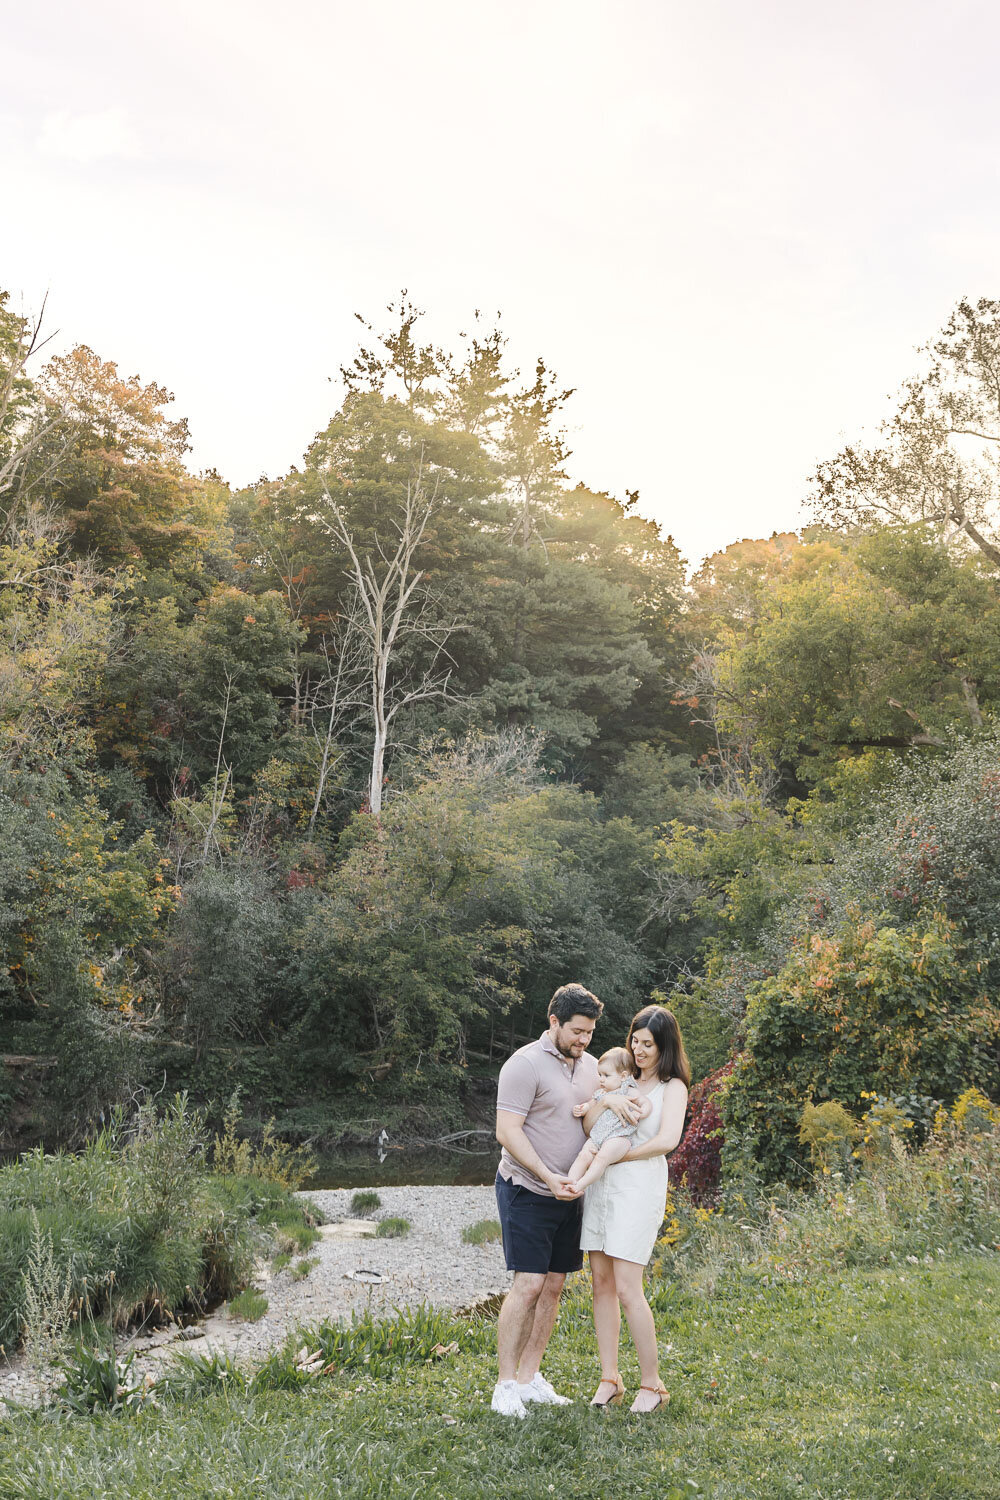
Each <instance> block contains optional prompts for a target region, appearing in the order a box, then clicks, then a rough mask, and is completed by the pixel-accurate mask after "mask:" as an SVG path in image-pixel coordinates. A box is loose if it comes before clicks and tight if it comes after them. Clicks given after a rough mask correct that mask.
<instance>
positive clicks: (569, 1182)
mask: <svg viewBox="0 0 1000 1500" xmlns="http://www.w3.org/2000/svg"><path fill="white" fill-rule="evenodd" d="M548 1185H549V1187H550V1188H551V1189H552V1194H553V1197H555V1198H559V1199H561V1200H562V1201H563V1202H567V1201H568V1200H569V1199H571V1198H579V1196H580V1190H579V1188H578V1187H577V1185H576V1183H575V1182H574V1181H573V1179H572V1178H571V1177H557V1176H556V1174H555V1173H554V1172H553V1173H552V1175H551V1177H549V1179H548Z"/></svg>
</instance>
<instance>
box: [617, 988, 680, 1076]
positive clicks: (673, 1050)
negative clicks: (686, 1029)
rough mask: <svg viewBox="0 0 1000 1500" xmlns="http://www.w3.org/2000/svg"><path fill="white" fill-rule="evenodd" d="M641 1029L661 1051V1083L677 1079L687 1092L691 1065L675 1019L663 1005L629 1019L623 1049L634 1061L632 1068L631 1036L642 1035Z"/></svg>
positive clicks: (645, 1007)
mask: <svg viewBox="0 0 1000 1500" xmlns="http://www.w3.org/2000/svg"><path fill="white" fill-rule="evenodd" d="M643 1028H645V1029H646V1030H647V1031H648V1032H649V1033H650V1035H651V1036H652V1038H653V1041H654V1042H655V1043H656V1045H657V1046H658V1047H659V1049H660V1065H659V1068H658V1070H657V1071H658V1073H659V1076H660V1079H661V1080H662V1082H664V1083H666V1082H667V1081H668V1080H669V1079H671V1078H679V1079H680V1080H681V1082H682V1083H683V1084H684V1087H685V1088H690V1086H691V1064H690V1063H689V1062H688V1058H687V1053H686V1052H685V1051H684V1039H683V1037H682V1036H681V1028H680V1027H679V1026H678V1024H677V1017H676V1016H675V1015H674V1013H673V1011H672V1010H667V1007H666V1006H665V1005H646V1006H644V1007H643V1009H642V1010H640V1011H639V1013H638V1015H635V1016H633V1017H632V1024H631V1026H630V1027H629V1029H628V1040H627V1041H626V1043H625V1045H626V1047H627V1048H628V1051H629V1056H630V1057H633V1066H634V1055H633V1052H632V1035H633V1032H636V1031H642V1030H643ZM636 1071H638V1070H637V1069H636Z"/></svg>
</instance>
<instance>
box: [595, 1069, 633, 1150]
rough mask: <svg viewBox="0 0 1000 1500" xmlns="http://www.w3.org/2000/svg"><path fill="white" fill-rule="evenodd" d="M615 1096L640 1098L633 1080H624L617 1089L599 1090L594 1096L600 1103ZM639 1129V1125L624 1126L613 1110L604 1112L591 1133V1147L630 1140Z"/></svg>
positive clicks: (599, 1116)
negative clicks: (619, 1138)
mask: <svg viewBox="0 0 1000 1500" xmlns="http://www.w3.org/2000/svg"><path fill="white" fill-rule="evenodd" d="M614 1094H622V1095H624V1097H625V1098H626V1099H632V1098H638V1096H639V1090H638V1089H637V1088H636V1085H635V1080H634V1079H633V1078H623V1079H622V1081H621V1083H620V1084H619V1085H618V1087H617V1088H616V1089H598V1090H597V1092H596V1093H595V1094H594V1098H595V1099H596V1100H598V1101H600V1100H601V1099H608V1098H611V1097H612V1096H613V1095H614ZM638 1128H639V1127H638V1124H636V1125H626V1124H624V1123H623V1122H622V1121H621V1120H619V1118H618V1116H617V1115H616V1114H615V1112H614V1110H613V1109H605V1110H602V1112H601V1113H600V1114H599V1115H598V1117H597V1120H596V1121H595V1123H594V1128H593V1130H592V1131H591V1132H590V1141H591V1145H594V1146H603V1145H604V1142H605V1141H613V1140H615V1139H617V1138H618V1137H621V1138H622V1139H623V1140H628V1138H629V1137H630V1136H633V1135H635V1133H636V1131H637V1130H638Z"/></svg>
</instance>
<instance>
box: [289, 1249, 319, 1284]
mask: <svg viewBox="0 0 1000 1500" xmlns="http://www.w3.org/2000/svg"><path fill="white" fill-rule="evenodd" d="M318 1265H319V1256H317V1255H312V1256H310V1257H309V1258H308V1259H303V1260H297V1261H296V1262H295V1264H294V1266H293V1267H292V1280H293V1281H305V1279H306V1277H307V1276H308V1275H309V1272H310V1271H312V1270H313V1269H314V1268H315V1267H316V1266H318Z"/></svg>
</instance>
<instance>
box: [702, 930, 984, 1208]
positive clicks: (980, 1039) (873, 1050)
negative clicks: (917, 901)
mask: <svg viewBox="0 0 1000 1500" xmlns="http://www.w3.org/2000/svg"><path fill="white" fill-rule="evenodd" d="M998 1036H1000V1007H998V1006H997V1004H996V1002H995V1001H993V1000H992V999H991V998H989V996H988V995H987V994H986V993H984V991H983V988H982V979H981V976H980V974H979V972H978V969H977V965H976V963H975V962H974V961H973V959H972V958H971V956H970V954H969V953H968V950H967V948H966V947H965V945H964V944H963V941H962V938H961V936H960V934H959V932H958V930H957V929H956V927H955V925H954V923H952V922H950V921H949V920H948V919H947V918H946V917H944V916H942V915H940V914H939V913H938V914H932V915H929V916H927V917H926V918H924V919H923V920H921V921H920V922H918V923H916V924H915V925H913V926H912V927H908V928H895V927H877V926H876V924H875V923H874V922H870V921H866V922H861V921H858V920H854V921H850V922H848V923H847V924H846V925H845V926H843V927H842V928H841V929H840V930H839V931H838V932H837V933H836V934H835V935H833V936H830V937H823V936H821V935H819V934H814V935H813V936H812V937H811V938H810V939H809V940H808V941H805V942H802V943H800V944H799V945H798V946H797V947H796V948H795V950H794V951H793V953H792V954H791V956H790V957H789V958H788V960H787V961H786V962H785V964H784V965H783V967H782V968H781V970H780V971H779V972H778V973H777V974H776V975H775V976H774V977H773V978H771V979H767V980H765V981H763V982H762V983H760V984H758V985H756V986H755V987H754V988H753V989H752V991H751V993H750V996H749V999H748V1005H747V1017H746V1045H745V1049H744V1051H743V1052H742V1053H741V1054H740V1057H739V1058H738V1060H737V1062H736V1066H735V1068H734V1070H733V1075H732V1078H731V1079H730V1081H729V1084H728V1086H727V1088H726V1090H725V1092H724V1094H723V1096H722V1100H723V1108H722V1114H723V1120H724V1124H725V1129H726V1143H727V1144H726V1151H725V1166H726V1172H727V1175H732V1176H733V1177H734V1178H736V1177H738V1176H742V1175H745V1173H746V1171H747V1170H750V1171H753V1170H754V1169H755V1167H756V1168H758V1169H759V1170H760V1171H761V1172H762V1174H763V1176H764V1178H765V1180H774V1179H777V1178H779V1177H782V1176H787V1175H789V1174H792V1175H794V1174H795V1173H797V1172H798V1173H801V1170H802V1155H801V1150H800V1147H799V1141H798V1129H799V1122H800V1117H801V1114H802V1108H803V1105H804V1104H805V1102H806V1100H807V1099H808V1100H811V1101H813V1102H814V1103H822V1102H823V1101H824V1100H827V1099H839V1100H840V1101H841V1102H842V1103H844V1104H846V1105H848V1106H853V1107H857V1105H858V1104H859V1103H860V1101H861V1096H862V1094H863V1093H864V1092H866V1091H870V1090H873V1089H874V1090H878V1092H879V1093H880V1094H881V1095H883V1096H885V1097H895V1096H896V1095H899V1094H902V1093H906V1092H907V1091H910V1092H912V1093H914V1094H916V1095H936V1096H938V1097H941V1096H942V1095H943V1096H944V1097H946V1098H947V1097H948V1096H949V1095H950V1096H951V1097H954V1096H955V1094H957V1093H958V1091H959V1088H960V1086H961V1084H960V1080H961V1081H962V1082H965V1081H971V1082H972V1083H974V1084H976V1085H977V1086H982V1087H984V1088H987V1089H990V1090H994V1091H995V1090H996V1088H997V1087H998V1086H1000V1074H998V1067H997V1050H996V1042H997V1038H998Z"/></svg>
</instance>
